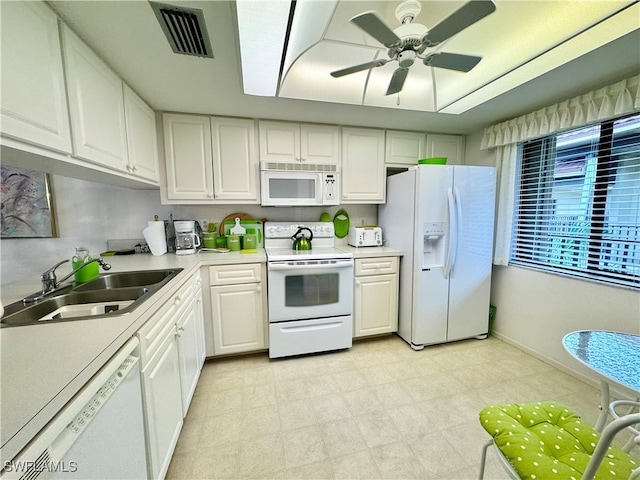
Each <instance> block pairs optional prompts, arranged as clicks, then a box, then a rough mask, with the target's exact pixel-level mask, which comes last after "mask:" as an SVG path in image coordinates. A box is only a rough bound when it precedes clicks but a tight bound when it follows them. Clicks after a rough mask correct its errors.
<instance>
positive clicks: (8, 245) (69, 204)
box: [0, 175, 378, 285]
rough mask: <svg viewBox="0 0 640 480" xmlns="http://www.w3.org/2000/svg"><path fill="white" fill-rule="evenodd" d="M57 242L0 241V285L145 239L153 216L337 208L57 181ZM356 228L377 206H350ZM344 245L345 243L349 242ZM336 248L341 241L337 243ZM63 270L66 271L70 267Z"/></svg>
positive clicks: (264, 214) (275, 216)
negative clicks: (198, 198)
mask: <svg viewBox="0 0 640 480" xmlns="http://www.w3.org/2000/svg"><path fill="white" fill-rule="evenodd" d="M52 187H53V188H52V189H53V197H54V202H55V215H56V222H57V226H58V235H59V236H58V237H57V238H37V239H35V238H30V239H3V240H2V241H0V265H1V268H0V285H4V284H8V283H13V282H17V281H21V280H24V279H28V278H34V277H35V278H38V277H39V275H40V273H42V272H43V271H45V270H46V269H48V268H50V267H51V266H53V265H54V263H56V262H57V261H60V260H62V259H64V258H70V257H71V256H72V255H73V252H74V251H75V247H77V246H79V245H82V246H85V247H87V248H88V249H89V251H90V252H91V253H94V254H98V253H100V252H103V251H105V250H107V240H110V239H130V238H132V239H135V238H140V239H141V238H143V236H142V230H143V229H144V227H146V225H147V221H149V220H153V216H154V215H158V216H159V217H160V219H162V220H166V219H167V218H169V214H170V213H173V217H174V219H194V220H198V221H200V222H202V221H209V222H220V221H221V220H222V219H223V218H224V217H225V216H227V215H229V214H231V213H234V212H244V213H247V214H249V215H253V216H255V217H256V218H267V219H268V220H272V221H287V220H294V221H295V220H299V221H318V220H319V218H320V215H321V214H322V213H323V212H325V211H326V212H329V213H330V214H331V216H332V217H333V215H334V214H335V213H336V212H337V211H338V210H339V209H340V208H341V207H338V206H335V207H261V206H260V205H215V206H210V205H206V206H205V205H162V204H161V203H160V192H159V190H134V189H129V188H122V187H115V186H112V185H106V184H101V183H94V182H87V181H83V180H77V179H72V178H67V177H62V176H59V175H53V176H52ZM343 208H344V209H345V210H346V211H347V212H348V213H349V217H350V219H351V223H352V225H361V224H373V223H376V222H377V215H378V208H377V206H376V205H345V206H343ZM342 242H345V243H346V239H343V240H342ZM337 243H341V240H339V239H337ZM61 268H63V270H62V271H64V272H67V271H68V270H67V268H65V267H61Z"/></svg>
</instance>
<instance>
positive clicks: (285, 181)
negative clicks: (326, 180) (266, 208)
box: [262, 172, 322, 206]
mask: <svg viewBox="0 0 640 480" xmlns="http://www.w3.org/2000/svg"><path fill="white" fill-rule="evenodd" d="M320 194H321V188H320V175H318V174H315V173H299V172H295V173H279V172H278V173H276V172H262V204H263V205H272V206H273V205H275V206H292V205H294V206H295V205H298V206H305V205H321V202H322V199H321V197H320Z"/></svg>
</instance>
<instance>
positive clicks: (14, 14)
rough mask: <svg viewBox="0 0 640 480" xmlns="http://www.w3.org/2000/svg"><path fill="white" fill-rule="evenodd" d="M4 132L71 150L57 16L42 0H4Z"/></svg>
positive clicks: (2, 108) (36, 143)
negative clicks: (17, 0) (29, 0)
mask: <svg viewBox="0 0 640 480" xmlns="http://www.w3.org/2000/svg"><path fill="white" fill-rule="evenodd" d="M0 8H1V9H2V46H1V48H2V49H1V52H2V55H1V60H2V63H1V68H2V82H1V83H2V90H1V96H0V102H1V103H0V106H1V110H2V117H1V120H2V127H1V128H2V135H6V136H9V137H13V138H17V139H20V140H23V141H25V142H28V143H33V144H35V145H40V146H43V147H48V148H51V149H53V150H56V151H59V152H63V153H71V135H70V130H69V114H68V111H67V96H66V92H65V85H64V74H63V67H62V55H61V50H60V37H59V35H58V19H57V17H56V15H55V14H54V13H53V12H52V11H51V10H50V9H49V8H48V7H47V6H45V5H44V4H42V3H39V2H2V4H1V6H0Z"/></svg>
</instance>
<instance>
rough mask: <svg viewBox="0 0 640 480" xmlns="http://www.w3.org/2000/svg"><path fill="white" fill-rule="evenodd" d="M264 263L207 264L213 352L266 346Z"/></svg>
mask: <svg viewBox="0 0 640 480" xmlns="http://www.w3.org/2000/svg"><path fill="white" fill-rule="evenodd" d="M265 268H266V267H265V265H264V264H260V263H254V264H246V265H218V266H213V267H209V278H210V282H209V283H210V285H211V287H210V294H211V322H212V327H213V328H212V331H213V351H214V354H215V355H224V354H229V353H240V352H250V351H255V350H262V349H265V348H267V346H268V345H267V340H266V331H267V329H266V326H265V322H266V318H267V315H266V305H267V303H266V292H265V290H266V289H265V288H263V284H262V279H263V278H266V276H265Z"/></svg>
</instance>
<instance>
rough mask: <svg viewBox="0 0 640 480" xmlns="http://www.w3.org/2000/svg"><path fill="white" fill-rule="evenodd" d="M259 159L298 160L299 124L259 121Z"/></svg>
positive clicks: (273, 160) (275, 160)
mask: <svg viewBox="0 0 640 480" xmlns="http://www.w3.org/2000/svg"><path fill="white" fill-rule="evenodd" d="M258 130H259V131H260V161H262V162H287V163H294V162H299V161H300V125H299V124H297V123H286V122H259V123H258Z"/></svg>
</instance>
